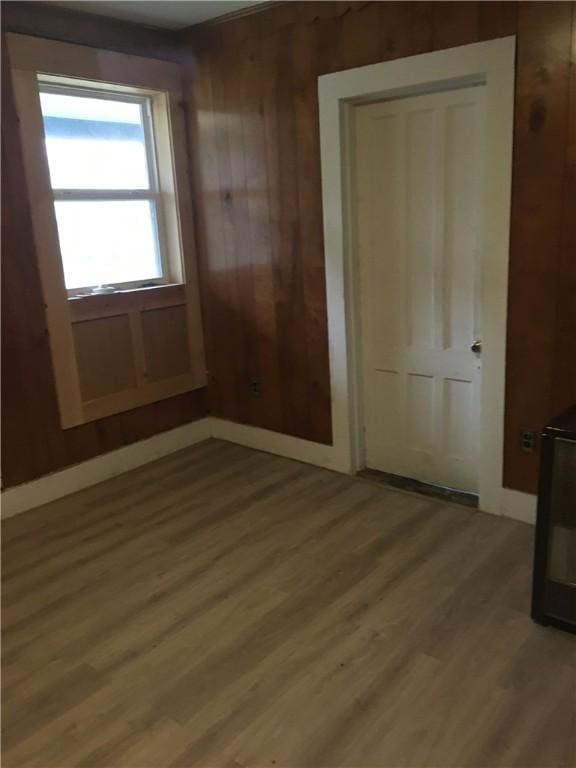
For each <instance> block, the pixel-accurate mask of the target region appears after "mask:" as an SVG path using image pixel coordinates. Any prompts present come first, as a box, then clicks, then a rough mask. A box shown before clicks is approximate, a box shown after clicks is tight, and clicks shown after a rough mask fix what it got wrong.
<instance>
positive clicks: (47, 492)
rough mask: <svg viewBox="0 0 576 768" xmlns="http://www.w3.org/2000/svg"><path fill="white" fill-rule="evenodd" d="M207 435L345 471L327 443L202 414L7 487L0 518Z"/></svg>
mask: <svg viewBox="0 0 576 768" xmlns="http://www.w3.org/2000/svg"><path fill="white" fill-rule="evenodd" d="M210 437H217V438H219V439H221V440H227V441H229V442H231V443H238V444H239V445H245V446H247V447H249V448H255V449H256V450H260V451H267V452H268V453H275V454H277V455H278V456H285V457H286V458H289V459H297V460H298V461H303V462H305V463H307V464H315V465H317V466H319V467H327V468H329V469H334V470H336V471H340V472H345V471H346V468H345V467H341V466H340V464H339V462H338V460H337V458H336V452H335V449H334V448H333V446H331V445H322V444H320V443H313V442H311V441H309V440H302V439H300V438H298V437H291V436H290V435H283V434H280V433H278V432H271V431H269V430H267V429H260V428H258V427H251V426H248V425H246V424H236V423H234V422H231V421H224V420H223V419H215V418H210V417H207V418H204V419H199V420H198V421H193V422H191V423H190V424H185V425H184V426H182V427H177V428H176V429H172V430H170V431H169V432H161V433H160V434H158V435H154V436H153V437H150V438H148V439H147V440H141V441H139V442H137V443H132V445H127V446H126V447H124V448H119V449H118V450H116V451H111V452H110V453H105V454H102V455H101V456H96V457H95V458H93V459H89V460H88V461H84V462H82V463H81V464H75V465H73V466H71V467H67V468H66V469H62V470H60V471H58V472H54V473H52V474H50V475H45V476H44V477H40V478H38V479H37V480H32V482H30V483H23V484H22V485H17V486H16V487H14V488H8V489H7V490H5V491H3V492H2V518H6V517H11V516H12V515H16V514H18V513H19V512H24V511H25V510H27V509H33V508H34V507H39V506H42V504H48V502H50V501H54V500H55V499H59V498H62V497H63V496H69V495H70V494H71V493H76V491H81V490H82V489H83V488H88V487H89V486H91V485H96V484H97V483H101V482H103V481H104V480H108V479H110V478H111V477H116V476H117V475H122V474H123V473H124V472H129V471H130V470H131V469H136V467H140V466H142V465H143V464H148V463H149V462H151V461H155V460H156V459H159V458H161V457H162V456H167V455H168V454H170V453H175V452H176V451H180V450H182V449H183V448H187V447H188V446H190V445H194V444H195V443H199V442H201V441H202V440H207V439H208V438H210Z"/></svg>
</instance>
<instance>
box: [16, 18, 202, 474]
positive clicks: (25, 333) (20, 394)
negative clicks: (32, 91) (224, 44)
mask: <svg viewBox="0 0 576 768" xmlns="http://www.w3.org/2000/svg"><path fill="white" fill-rule="evenodd" d="M16 5H17V6H18V7H17V8H16V11H14V10H13V6H11V5H10V4H9V3H7V4H3V8H2V10H3V21H4V24H3V26H4V29H5V30H7V29H13V30H14V31H20V32H28V33H31V32H34V31H35V32H37V33H40V32H42V29H43V28H42V27H41V26H40V25H39V19H42V18H44V17H43V16H42V15H40V16H38V17H36V21H35V24H36V26H35V27H34V29H29V28H27V27H26V25H25V24H24V21H25V20H26V18H24V21H23V15H24V17H26V14H28V13H29V11H28V10H27V9H26V8H22V6H28V5H30V6H33V5H35V4H34V3H17V4H16ZM11 7H12V10H10V8H11ZM5 14H6V15H5ZM49 18H50V19H51V22H50V23H51V24H52V27H50V28H49V29H48V30H47V31H46V36H48V37H50V36H57V35H56V32H54V34H49V32H50V30H53V27H55V28H56V31H58V30H60V38H59V39H66V40H70V41H75V40H76V41H78V42H83V43H86V44H97V45H100V46H104V45H106V40H107V38H106V36H105V34H104V31H105V30H106V29H108V27H107V23H106V22H103V20H102V19H101V18H97V19H96V20H94V19H93V17H88V18H89V19H90V18H92V19H93V22H92V26H90V24H89V23H88V22H87V21H86V19H85V18H82V19H81V23H80V24H79V26H78V27H75V26H74V19H75V18H76V14H69V13H66V12H64V15H63V18H64V21H60V22H58V20H59V19H60V20H61V19H62V15H61V14H60V12H57V13H55V14H54V13H53V14H51V15H50V17H49ZM15 20H16V21H18V22H19V24H20V26H18V24H16V23H15ZM103 24H104V25H105V26H103ZM111 29H112V34H111V37H110V38H108V39H109V40H111V43H109V44H110V45H111V47H114V48H115V49H118V50H127V51H128V52H134V50H133V46H134V45H135V42H134V41H139V43H138V47H139V50H140V52H142V53H144V54H148V55H155V56H157V57H158V58H163V57H164V54H165V50H166V37H165V34H164V33H159V34H158V43H157V45H156V46H155V45H154V34H155V33H151V32H150V31H148V30H146V31H145V32H144V33H142V32H141V31H140V30H139V28H134V29H133V28H132V27H131V25H122V24H120V25H116V24H115V23H112V25H111ZM114 30H115V31H114ZM119 30H120V31H122V34H120V32H119ZM75 31H76V33H77V34H76V35H75ZM142 34H144V36H142ZM90 35H92V37H90ZM122 41H124V45H122ZM112 43H113V45H112ZM3 47H4V46H3ZM171 50H172V57H174V56H175V53H174V51H175V48H174V46H172V49H171ZM6 75H7V66H6V65H5V62H4V61H3V67H2V482H3V485H4V487H9V486H13V485H17V484H19V483H22V482H25V481H27V480H32V479H34V478H36V477H39V476H41V475H44V474H47V473H48V472H52V471H55V470H57V469H60V468H62V467H65V466H68V465H70V464H75V463H77V462H80V461H84V460H85V459H89V458H91V457H94V456H96V455H98V454H101V453H105V452H107V451H111V450H114V449H115V448H120V447H122V446H124V445H127V444H129V443H132V442H135V441H137V440H141V439H144V438H146V437H150V436H152V435H154V434H156V433H158V432H162V431H164V430H168V429H172V428H174V427H178V426H181V425H182V424H185V423H187V422H190V421H193V420H194V419H197V418H199V417H201V416H203V415H204V414H205V413H206V398H205V389H201V390H196V391H194V392H190V393H187V394H183V395H179V396H177V397H173V398H170V399H168V400H163V401H161V402H157V403H153V404H151V405H147V406H145V407H142V408H137V409H135V410H132V411H128V412H126V413H122V414H118V415H115V416H110V417H107V418H105V419H100V420H98V421H96V422H92V423H90V424H85V425H83V426H80V427H75V428H73V429H69V430H66V431H63V430H62V429H61V428H60V420H59V415H58V406H57V401H56V393H55V389H54V380H53V375H52V366H51V360H50V352H49V348H48V338H47V330H46V317H45V313H44V305H43V300H42V294H41V290H40V280H39V274H38V269H37V265H36V254H35V251H34V241H33V238H32V226H31V220H30V210H29V206H28V201H27V196H26V188H25V184H24V173H23V165H22V152H21V147H20V140H19V133H18V126H17V123H16V115H15V111H14V103H13V99H12V93H11V89H10V83H9V78H8V77H6Z"/></svg>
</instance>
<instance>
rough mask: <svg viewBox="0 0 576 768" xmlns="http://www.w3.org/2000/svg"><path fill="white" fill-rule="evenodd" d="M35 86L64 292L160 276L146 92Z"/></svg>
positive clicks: (152, 281) (161, 279)
mask: <svg viewBox="0 0 576 768" xmlns="http://www.w3.org/2000/svg"><path fill="white" fill-rule="evenodd" d="M39 90H40V104H41V109H42V118H43V123H44V136H45V141H46V150H47V156H48V165H49V169H50V181H51V185H52V190H53V194H54V208H55V213H56V222H57V227H58V237H59V241H60V253H61V258H62V265H63V268H64V279H65V283H66V288H67V290H68V293H69V294H72V295H76V294H82V293H90V292H100V291H104V290H114V289H126V288H135V287H142V286H147V285H158V284H161V283H165V282H168V276H167V274H166V270H165V268H164V258H163V257H164V253H163V246H162V237H161V232H162V227H161V216H162V211H161V207H160V194H159V184H158V171H157V167H156V153H155V142H154V124H153V120H152V100H151V98H150V97H149V96H146V95H139V94H134V93H130V94H127V93H116V92H114V91H111V90H105V89H97V88H88V87H76V86H73V87H70V86H64V85H55V84H53V83H45V82H42V80H40V88H39Z"/></svg>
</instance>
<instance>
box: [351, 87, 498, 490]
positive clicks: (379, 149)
mask: <svg viewBox="0 0 576 768" xmlns="http://www.w3.org/2000/svg"><path fill="white" fill-rule="evenodd" d="M483 91H484V89H483V87H481V86H478V87H474V88H467V89H461V90H455V91H448V92H442V93H435V94H429V95H424V96H416V97H409V98H404V99H396V100H393V101H386V102H381V103H378V104H370V105H366V106H359V107H357V108H355V110H354V112H355V115H354V142H355V143H354V146H355V163H354V179H353V189H354V199H353V205H354V212H355V217H354V227H355V228H354V233H353V234H354V242H355V248H356V257H357V259H358V262H359V274H360V302H359V304H360V331H361V345H360V346H361V356H362V369H363V395H364V413H365V447H366V464H367V466H369V467H371V468H374V469H380V470H383V471H386V472H391V473H394V474H399V475H404V476H407V477H412V478H416V479H418V480H422V481H424V482H429V483H436V484H439V485H446V486H450V487H455V488H460V489H463V490H468V491H476V490H477V472H476V464H477V458H478V447H477V444H478V414H479V409H478V403H479V386H480V372H481V371H480V369H481V361H480V357H479V356H478V355H475V354H474V353H472V352H471V351H470V345H471V343H472V342H473V340H474V339H475V338H477V337H478V336H479V334H480V331H481V328H480V317H479V311H478V309H479V296H480V286H479V253H478V243H479V242H480V237H479V235H480V231H479V228H480V226H481V225H482V217H481V211H480V201H481V199H482V198H481V191H482V185H483V176H482V165H483V164H482V158H483V147H482V146H481V137H482V136H483V131H482V126H481V121H482V120H483V116H484V107H483Z"/></svg>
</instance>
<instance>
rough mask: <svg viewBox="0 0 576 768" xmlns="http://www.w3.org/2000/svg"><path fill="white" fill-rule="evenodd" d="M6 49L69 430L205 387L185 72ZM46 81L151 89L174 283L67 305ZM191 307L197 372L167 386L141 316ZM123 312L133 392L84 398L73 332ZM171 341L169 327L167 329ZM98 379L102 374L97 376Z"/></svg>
mask: <svg viewBox="0 0 576 768" xmlns="http://www.w3.org/2000/svg"><path fill="white" fill-rule="evenodd" d="M6 47H7V53H8V61H9V68H10V75H11V85H12V91H13V94H14V106H15V109H16V114H17V119H18V121H19V134H20V142H21V149H22V159H23V171H24V176H25V182H26V188H27V200H26V201H25V205H26V206H28V207H29V212H30V217H31V224H32V231H33V237H34V246H35V249H34V251H35V252H34V256H35V259H36V263H37V266H38V271H39V276H40V283H41V288H42V295H43V299H44V309H45V317H46V324H47V329H48V344H49V349H50V357H51V361H52V371H53V375H54V384H55V389H56V396H57V401H58V409H59V412H60V423H61V426H62V428H63V429H69V428H71V427H76V426H78V425H80V424H86V423H88V422H90V421H94V420H98V419H101V418H104V417H106V416H110V415H112V414H117V413H121V412H123V411H129V410H131V409H133V408H137V407H139V406H142V405H146V404H150V403H154V402H157V401H158V400H163V399H166V398H171V397H174V396H175V395H179V394H184V393H186V392H190V391H191V390H194V389H198V388H201V387H204V386H205V385H206V365H205V356H204V343H203V335H202V313H201V308H200V293H199V282H198V265H197V256H196V238H195V231H194V229H195V228H194V221H195V217H194V214H193V206H192V197H191V192H192V190H191V186H190V175H189V157H188V153H187V147H188V146H189V138H188V135H187V130H186V123H185V117H184V108H183V107H184V103H185V90H184V83H183V77H182V67H181V66H180V65H179V64H176V63H174V62H168V61H165V60H159V59H151V58H145V57H142V56H136V55H126V54H122V53H118V52H116V51H111V50H106V49H99V48H91V47H88V46H82V45H76V44H73V43H63V42H60V41H55V40H47V39H45V38H40V37H31V36H28V35H20V34H17V33H12V32H9V33H7V34H6ZM38 75H42V77H43V78H46V79H47V80H49V79H50V78H53V79H57V80H59V81H60V80H62V81H64V80H65V79H66V80H67V81H68V82H70V83H71V84H77V83H78V80H82V81H84V82H89V83H94V84H96V85H100V84H102V83H104V84H106V87H110V90H117V91H118V93H130V92H134V91H135V90H137V91H139V92H148V93H149V95H150V96H151V98H152V99H153V101H154V104H153V106H154V107H156V105H158V109H156V108H155V109H154V110H153V112H154V130H155V134H156V142H157V151H158V169H159V177H160V178H159V182H160V189H161V191H162V193H163V200H164V213H165V221H166V244H167V256H168V262H169V265H170V276H171V278H172V281H173V282H172V284H170V285H167V286H164V285H163V286H158V287H149V288H144V289H139V290H122V291H119V292H116V293H113V294H109V295H106V294H104V295H99V294H91V295H83V296H78V297H76V298H75V299H74V300H69V299H68V296H67V293H66V287H65V283H64V273H63V269H62V259H61V255H60V248H59V243H58V235H57V228H56V220H55V215H54V204H53V197H52V186H51V183H50V176H49V170H48V162H47V157H46V150H45V146H44V141H43V121H42V113H41V110H40V98H39V94H38ZM173 306H183V307H185V322H186V327H187V336H188V343H189V352H190V368H189V371H188V372H187V373H185V374H182V375H177V376H174V377H172V378H169V379H163V380H161V381H156V380H151V379H150V378H149V376H148V372H147V368H146V353H145V350H144V340H143V329H142V319H143V317H144V313H146V312H148V311H149V310H151V309H152V308H154V307H173ZM110 314H114V315H123V316H125V317H127V318H128V319H129V323H130V336H131V343H132V354H133V360H134V366H135V374H136V381H135V386H134V387H132V388H128V389H121V390H119V391H117V392H114V393H113V394H102V395H98V396H97V397H95V398H92V399H91V398H90V396H89V395H88V394H87V393H86V392H85V391H83V389H82V387H81V381H80V370H79V363H78V355H77V351H76V346H75V335H74V329H75V327H76V325H77V324H78V323H80V322H84V321H85V320H87V319H90V320H96V319H98V318H101V317H106V316H109V315H110ZM166 332H167V333H168V334H169V333H170V330H169V329H168V328H167V330H166ZM95 372H96V371H95Z"/></svg>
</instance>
